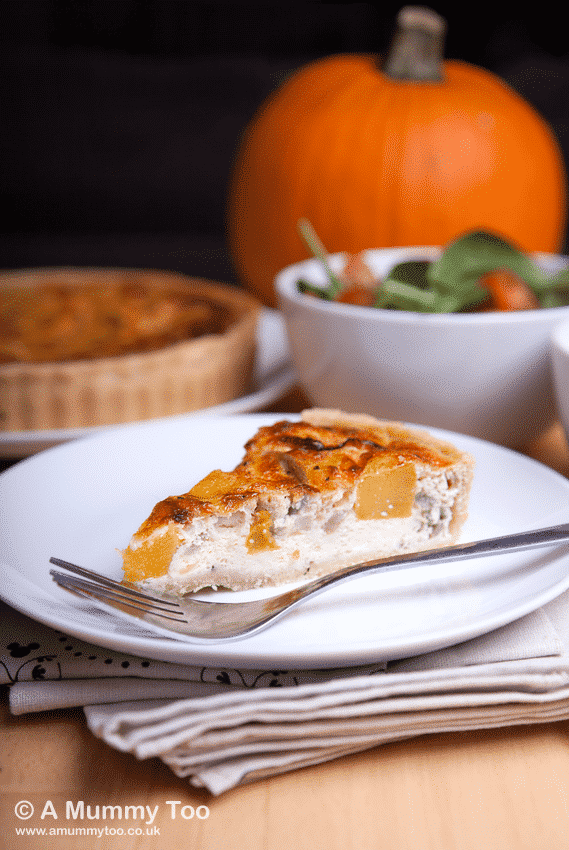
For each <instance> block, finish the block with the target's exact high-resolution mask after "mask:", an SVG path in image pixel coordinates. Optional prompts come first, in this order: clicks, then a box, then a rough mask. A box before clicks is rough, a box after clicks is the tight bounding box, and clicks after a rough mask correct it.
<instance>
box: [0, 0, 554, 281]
mask: <svg viewBox="0 0 569 850" xmlns="http://www.w3.org/2000/svg"><path fill="white" fill-rule="evenodd" d="M401 5H402V4H400V3H383V4H379V5H374V4H370V3H351V4H349V3H319V2H308V3H297V4H295V3H256V4H251V3H247V2H243V3H240V2H235V3H210V2H203V3H193V2H184V0H138V2H137V1H136V0H91V2H86V0H4V2H3V3H2V4H1V6H0V17H1V20H0V41H1V42H2V44H1V45H0V52H1V77H0V96H1V104H0V106H1V117H0V192H1V196H2V200H3V206H4V210H5V218H6V222H7V223H6V224H5V225H4V230H3V233H2V235H1V237H0V267H4V268H17V267H29V266H35V265H58V264H63V265H105V266H113V265H114V266H132V267H154V268H167V269H174V270H178V271H182V272H185V273H189V274H197V275H204V276H207V277H210V278H213V279H218V280H226V281H232V282H237V277H236V274H235V271H234V269H233V267H232V265H231V260H230V257H229V256H228V252H227V248H226V239H225V201H226V191H227V182H228V178H229V174H230V170H231V164H232V160H233V157H234V154H235V151H236V147H237V144H238V142H239V139H240V136H241V133H242V132H243V129H244V128H245V126H246V124H247V122H248V121H249V120H250V118H251V117H252V116H253V114H254V112H255V110H256V108H257V107H258V106H259V105H260V104H261V103H262V101H263V100H264V99H265V98H266V97H267V96H268V95H269V94H270V92H271V91H272V90H273V89H274V88H275V87H276V86H277V85H278V83H279V81H280V80H282V79H283V77H284V76H285V75H286V74H287V73H288V72H290V71H291V70H293V69H295V68H297V67H299V66H301V65H303V64H305V63H306V62H308V61H311V60H313V59H317V58H319V57H322V56H326V55H329V54H331V53H339V52H360V51H364V52H384V51H385V49H386V47H387V45H388V44H389V41H390V38H391V35H392V31H393V25H394V19H395V16H396V14H397V11H398V10H399V8H400V6H401ZM433 8H435V9H436V10H437V11H439V12H440V13H442V14H443V15H444V16H445V17H446V18H447V21H448V35H447V42H446V44H447V47H446V55H447V57H448V58H454V59H462V60H464V61H467V62H471V63H474V64H477V65H481V66H483V67H485V68H488V69H489V70H491V71H493V72H495V73H497V74H499V75H500V76H502V77H503V78H504V79H505V80H506V81H507V82H508V83H509V84H510V85H511V86H512V87H513V88H514V89H516V90H517V91H519V92H520V93H521V94H522V95H523V96H524V97H526V99H527V100H529V101H530V102H531V103H532V104H533V105H534V106H535V107H536V108H537V109H538V110H539V111H540V112H541V114H542V115H543V116H544V117H545V118H546V119H547V120H548V121H549V123H550V124H551V126H552V127H553V129H554V131H555V132H556V134H557V136H558V139H559V141H560V144H561V147H562V150H563V152H564V156H565V159H566V161H569V47H568V40H567V34H566V27H565V26H564V24H563V23H562V22H560V21H559V20H557V18H556V17H555V16H554V15H553V14H552V13H550V12H549V10H548V9H547V8H546V7H544V6H543V5H542V6H540V7H539V8H537V7H536V6H535V5H534V6H533V7H528V11H522V10H521V9H519V8H517V9H516V10H515V11H514V12H511V11H508V8H507V7H505V6H503V7H500V6H498V4H496V8H494V9H493V10H492V12H491V13H490V14H489V13H488V11H486V10H485V8H484V7H483V6H480V5H476V6H474V7H467V6H466V4H459V3H455V4H453V5H452V6H451V5H450V4H440V3H435V4H433ZM465 10H468V11H465ZM520 143H523V140H520Z"/></svg>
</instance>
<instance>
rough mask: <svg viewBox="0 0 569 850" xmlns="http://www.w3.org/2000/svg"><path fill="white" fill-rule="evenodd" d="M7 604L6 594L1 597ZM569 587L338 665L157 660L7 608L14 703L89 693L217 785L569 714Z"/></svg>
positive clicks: (61, 702) (118, 722) (124, 733)
mask: <svg viewBox="0 0 569 850" xmlns="http://www.w3.org/2000/svg"><path fill="white" fill-rule="evenodd" d="M0 604H1V603H0ZM568 612H569V591H567V592H566V593H564V594H563V595H562V596H560V597H559V598H558V599H555V600H553V601H552V602H550V603H548V604H547V605H546V606H544V607H543V608H540V609H539V610H537V611H535V612H534V613H532V614H528V615H527V616H526V617H523V618H522V619H520V620H518V621H516V622H515V623H512V624H511V625H508V626H504V627H502V628H500V629H497V630H495V631H494V632H491V633H490V634H488V635H484V636H482V637H479V638H476V639H473V640H470V641H467V642H465V643H462V644H459V645H457V646H454V647H451V648H448V649H443V650H439V651H437V652H432V653H429V654H426V655H422V656H417V657H415V658H408V659H405V660H401V661H395V662H389V663H387V664H377V665H368V666H366V667H353V668H348V669H342V670H339V669H335V670H314V671H307V670H304V671H291V670H288V671H283V670H231V669H212V668H207V667H192V666H186V665H183V664H172V663H168V662H160V661H154V660H151V659H144V658H139V657H135V656H130V655H123V654H121V653H116V652H114V651H110V650H106V649H101V648H100V647H97V646H94V645H91V644H88V643H84V642H83V641H80V640H76V639H75V638H72V637H69V636H68V635H65V634H63V633H61V632H58V631H55V630H53V629H50V628H48V627H46V626H43V625H41V624H39V623H36V622H34V621H33V620H30V619H28V618H27V617H24V616H23V615H21V614H19V613H18V612H16V611H14V610H13V609H12V608H10V607H8V606H5V605H3V604H2V607H1V609H0V614H1V615H2V616H1V625H0V638H1V642H0V653H1V655H0V668H1V670H2V675H3V678H1V679H0V681H3V682H5V683H8V684H9V685H10V707H11V711H12V712H13V713H14V714H22V713H25V712H30V711H42V710H45V709H52V708H63V707H67V706H84V712H85V716H86V719H87V723H88V726H89V728H90V729H91V731H92V732H93V733H94V734H95V735H97V736H98V737H99V738H101V739H102V740H104V741H106V742H107V743H108V744H110V745H111V746H112V747H116V748H117V749H119V750H122V751H126V752H130V753H132V754H133V755H134V756H136V757H137V758H139V759H145V758H150V757H152V756H157V757H159V758H161V759H162V760H163V761H164V762H165V763H166V764H167V765H169V766H170V768H171V769H172V770H173V771H174V773H175V774H176V775H177V776H180V777H187V778H188V779H189V781H190V782H191V783H192V785H194V786H196V787H205V788H207V789H209V791H210V792H211V793H213V794H220V793H222V792H223V791H225V790H227V789H229V788H232V787H235V786H236V785H239V784H244V783H246V782H251V781H253V780H255V779H259V778H261V777H264V776H271V775H274V774H277V773H282V772H285V771H288V770H293V769H295V768H298V767H302V766H305V765H311V764H317V763H318V762H323V761H327V760H330V759H334V758H337V757H339V756H342V755H344V754H347V753H354V752H358V751H361V750H365V749H369V748H370V747H374V746H376V745H378V744H382V743H384V742H388V741H398V740H402V739H405V738H411V737H413V736H416V735H424V734H427V733H433V732H447V731H452V730H457V731H458V730H467V729H482V728H491V727H497V726H509V725H514V724H520V723H538V722H545V721H553V720H561V719H566V718H569V617H568V616H567V614H568Z"/></svg>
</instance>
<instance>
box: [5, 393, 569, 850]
mask: <svg viewBox="0 0 569 850" xmlns="http://www.w3.org/2000/svg"><path fill="white" fill-rule="evenodd" d="M297 403H298V397H297V396H294V397H289V398H288V399H287V400H286V405H287V406H286V409H288V410H294V409H295V406H296V404H297ZM283 404H284V403H283ZM281 409H282V408H281ZM525 452H526V453H527V454H529V455H531V456H533V457H535V458H537V459H538V460H540V461H542V462H544V463H547V464H548V465H550V466H551V467H553V468H554V469H556V470H557V471H558V472H561V473H562V474H563V475H567V476H569V450H568V447H567V443H566V440H565V437H564V434H563V432H562V430H561V428H560V427H559V426H558V425H556V426H554V427H553V428H551V429H550V430H549V431H547V432H546V433H545V434H544V435H543V436H542V437H541V438H540V439H539V440H538V441H536V442H535V443H534V444H533V445H531V446H529V447H527V448H526V449H525ZM0 722H1V730H0V735H1V742H2V743H1V745H0V747H1V764H0V771H1V772H0V786H1V788H2V792H3V793H2V809H1V813H0V848H6V850H28V848H34V850H35V848H43V847H46V848H49V850H52V848H53V850H67V848H82V850H83V848H84V849H85V850H89V848H100V847H104V848H111V850H115V848H116V850H119V848H120V850H134V848H136V850H149V848H152V849H153V850H198V848H199V850H218V848H219V850H221V848H224V850H225V848H231V850H245V848H247V850H291V848H292V850H320V848H322V850H324V848H325V850H368V848H370V850H371V848H381V850H383V848H390V850H391V848H393V850H568V848H569V721H567V722H559V723H552V724H544V725H534V726H523V727H513V728H511V729H496V730H491V731H483V732H466V733H461V732H459V733H453V734H438V735H432V736H425V737H422V738H416V739H414V740H411V741H407V742H403V743H395V744H388V745H385V746H382V747H377V748H375V749H373V750H369V751H368V752H365V753H362V754H357V755H353V756H348V757H345V758H342V759H339V760H337V761H333V762H330V763H327V764H322V765H317V766H315V767H309V768H304V769H302V770H298V771H295V772H292V773H287V774H283V775H281V776H278V777H273V778H269V779H265V780H262V781H260V782H257V783H254V784H252V785H248V786H244V787H242V788H237V789H234V790H232V791H229V792H227V793H226V794H224V795H222V796H221V797H212V796H211V795H209V794H208V793H207V792H201V791H196V790H194V789H192V788H191V787H190V786H189V785H188V784H187V782H186V781H185V780H183V779H178V778H176V777H175V776H174V774H172V773H171V772H170V770H169V769H168V768H167V767H166V766H165V765H163V764H162V762H160V761H159V760H158V759H151V760H148V761H142V762H139V761H137V760H136V759H134V757H132V756H131V755H128V754H123V753H119V752H117V751H115V750H113V749H111V748H110V747H108V746H106V745H105V744H103V743H102V742H101V741H99V740H98V739H96V738H94V737H93V736H92V735H91V733H90V732H89V731H88V730H87V727H86V725H85V722H84V719H83V714H82V711H81V710H80V709H75V710H63V711H50V712H43V713H40V714H32V715H24V716H20V717H12V716H11V715H10V714H9V712H8V709H7V703H6V699H4V700H3V704H2V713H1V721H0ZM22 800H26V801H28V802H30V803H32V804H33V806H34V807H35V814H34V815H33V816H32V817H31V818H30V819H28V820H18V819H17V818H16V816H15V814H14V810H15V806H16V804H17V803H18V802H19V801H22ZM67 800H70V801H72V802H73V804H74V805H76V804H77V802H78V801H81V800H83V801H84V805H85V806H87V805H90V806H91V811H94V808H93V807H94V806H96V805H97V804H99V805H101V806H103V805H105V806H122V807H124V806H127V805H132V806H140V805H142V806H146V805H148V806H150V809H151V811H154V809H155V808H156V807H158V808H157V811H156V816H155V819H154V821H153V823H152V824H151V825H148V826H147V825H143V826H142V827H140V823H142V822H141V821H137V822H136V824H137V826H138V828H139V830H141V831H143V832H144V833H146V831H147V830H148V833H149V834H142V835H131V836H129V835H122V836H119V835H117V834H116V833H115V834H113V832H112V829H113V823H114V826H115V828H116V827H118V826H120V824H119V822H118V821H114V822H113V821H110V820H94V821H91V822H89V823H88V824H87V825H89V826H92V825H93V824H95V825H96V826H98V827H99V828H102V829H106V830H107V834H106V835H103V836H102V837H100V838H97V837H89V836H87V837H85V836H83V837H77V836H69V835H67V836H64V835H63V834H60V835H58V836H54V837H52V838H45V837H44V838H42V837H39V836H38V835H37V834H36V835H27V836H26V835H21V834H17V833H16V828H20V829H21V828H22V827H27V828H38V827H39V828H41V827H46V828H48V829H49V828H57V827H66V826H69V825H71V826H73V824H79V823H80V822H79V821H75V822H74V821H66V820H65V814H64V813H65V805H66V801H67ZM47 801H51V802H52V804H53V810H54V811H55V812H56V813H59V818H58V820H57V821H56V820H55V819H54V818H53V816H52V815H49V814H46V816H45V817H44V819H43V820H41V819H40V816H39V813H40V812H42V811H43V810H44V808H45V806H46V804H47ZM176 801H179V802H177V803H176ZM182 807H187V808H185V809H184V814H185V815H186V817H183V816H182ZM190 807H191V808H190ZM198 807H207V808H201V809H199V813H200V814H201V815H202V817H201V819H200V818H198V817H197V815H196V814H195V813H196V812H198ZM192 810H193V811H194V816H193V817H192V818H190V815H191V813H192ZM206 814H207V817H205V815H206ZM82 824H83V825H86V821H84V822H82ZM122 826H123V827H126V826H127V823H126V822H125V821H123V822H122Z"/></svg>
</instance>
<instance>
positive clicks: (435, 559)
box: [50, 523, 569, 642]
mask: <svg viewBox="0 0 569 850" xmlns="http://www.w3.org/2000/svg"><path fill="white" fill-rule="evenodd" d="M567 541H569V523H565V524H562V525H555V526H551V527H549V528H542V529H539V530H537V531H526V532H521V533H518V534H508V535H505V536H503V537H493V538H489V539H486V540H478V541H475V542H474V543H459V544H457V545H455V546H446V547H444V548H441V549H429V550H428V551H426V552H420V553H418V554H406V555H397V556H395V557H392V558H382V559H381V560H377V561H366V562H365V563H361V564H355V565H354V566H351V567H344V568H343V569H340V570H336V572H333V573H331V574H329V575H326V576H323V577H322V578H317V579H314V580H313V581H310V582H308V583H306V584H303V585H301V586H300V587H295V588H293V589H292V590H287V591H285V592H284V593H282V594H280V596H272V597H269V598H266V599H256V600H252V601H249V602H212V601H209V600H203V599H195V598H193V597H192V596H182V597H175V598H174V597H173V596H168V595H166V594H156V595H151V594H149V593H146V592H144V591H142V590H141V589H140V588H139V587H136V586H135V585H133V584H131V583H129V582H126V581H123V582H118V581H114V580H113V579H110V578H107V577H106V576H103V575H100V574H99V573H96V572H94V571H93V570H87V569H85V568H84V567H79V566H77V565H76V564H71V563H69V561H63V560H61V559H60V558H50V563H52V564H55V566H58V567H61V568H63V569H65V570H68V572H70V573H72V575H68V574H67V573H60V572H58V571H57V570H50V574H51V576H52V578H53V580H54V581H55V582H56V583H57V584H58V585H60V586H61V587H63V588H65V589H66V590H69V591H71V592H72V593H75V594H77V595H79V596H81V597H82V598H86V599H90V600H92V601H94V602H95V603H96V604H97V605H99V606H100V607H103V608H105V606H110V607H111V608H113V609H116V610H118V611H120V612H121V613H123V614H127V615H129V616H131V617H135V618H137V619H139V620H143V621H144V622H145V623H147V624H148V625H150V626H153V625H154V626H157V627H159V629H160V631H161V632H164V633H168V632H173V633H176V634H180V635H183V636H184V637H185V638H186V639H189V640H193V641H198V642H199V641H208V642H211V641H226V640H233V639H236V638H243V637H246V636H248V635H250V634H252V633H253V632H257V631H259V630H260V629H263V628H265V627H266V626H268V625H269V623H272V622H274V620H276V619H277V617H281V616H282V615H283V614H285V613H286V612H287V611H290V610H291V608H294V607H295V606H296V605H298V604H299V603H300V602H302V601H303V600H304V599H307V598H308V597H309V596H314V595H315V594H317V593H321V592H322V591H323V590H326V589H327V588H328V587H331V586H332V585H335V584H340V583H341V582H344V581H349V580H350V579H353V578H356V577H357V576H361V575H363V574H364V573H365V574H373V573H382V572H388V571H391V570H401V569H408V568H410V567H415V566H417V565H422V564H433V563H434V564H437V563H445V562H449V561H461V560H464V559H466V558H476V557H480V556H483V555H498V554H502V553H504V552H522V551H526V550H528V549H535V548H537V547H540V546H548V545H549V546H552V545H555V544H558V543H564V542H567Z"/></svg>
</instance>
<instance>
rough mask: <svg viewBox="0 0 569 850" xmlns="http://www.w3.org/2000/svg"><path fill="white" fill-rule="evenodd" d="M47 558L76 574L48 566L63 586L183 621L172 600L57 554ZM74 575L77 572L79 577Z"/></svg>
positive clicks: (182, 614) (82, 594)
mask: <svg viewBox="0 0 569 850" xmlns="http://www.w3.org/2000/svg"><path fill="white" fill-rule="evenodd" d="M49 560H50V563H52V564H55V565H56V566H58V567H63V568H64V569H67V570H69V571H70V572H72V573H76V574H77V575H68V574H67V573H60V572H58V571H57V570H50V575H51V576H52V578H53V579H54V581H55V582H56V583H57V584H59V585H60V586H61V587H64V588H65V589H66V590H71V591H74V592H76V593H79V594H80V595H81V596H83V597H93V598H95V599H99V600H101V601H102V602H105V601H107V602H108V603H109V604H113V603H114V604H115V605H116V604H117V603H119V604H121V605H125V606H128V607H129V608H132V609H135V610H137V611H143V612H145V613H148V614H154V616H157V617H160V618H163V619H167V620H175V621H177V622H184V621H185V617H184V612H183V611H182V609H181V608H180V607H179V606H178V604H177V603H176V602H175V601H173V600H172V601H171V600H169V599H161V598H159V597H156V596H151V595H149V594H147V593H144V592H142V591H141V590H138V589H137V588H132V587H129V586H128V585H124V584H121V583H120V582H118V581H114V580H113V579H111V578H108V577H107V576H102V575H100V574H99V573H95V572H92V570H88V569H86V568H85V567H79V566H78V565H77V564H72V563H70V562H69V561H63V560H61V559H60V558H50V559H49ZM77 576H80V578H78V577H77ZM86 579H88V580H86Z"/></svg>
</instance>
